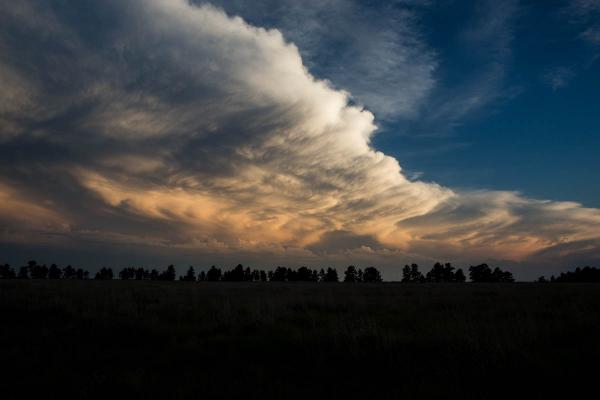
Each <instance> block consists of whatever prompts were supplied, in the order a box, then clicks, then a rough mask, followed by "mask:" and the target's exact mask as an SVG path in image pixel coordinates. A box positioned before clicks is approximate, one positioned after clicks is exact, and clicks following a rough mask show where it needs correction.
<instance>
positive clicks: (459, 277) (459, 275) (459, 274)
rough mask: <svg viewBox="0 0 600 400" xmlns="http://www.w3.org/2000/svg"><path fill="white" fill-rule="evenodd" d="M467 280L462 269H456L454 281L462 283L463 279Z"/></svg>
mask: <svg viewBox="0 0 600 400" xmlns="http://www.w3.org/2000/svg"><path fill="white" fill-rule="evenodd" d="M466 280H467V277H466V276H465V273H464V272H463V270H462V269H460V268H459V269H457V270H456V272H455V273H454V281H455V282H458V283H464V281H466Z"/></svg>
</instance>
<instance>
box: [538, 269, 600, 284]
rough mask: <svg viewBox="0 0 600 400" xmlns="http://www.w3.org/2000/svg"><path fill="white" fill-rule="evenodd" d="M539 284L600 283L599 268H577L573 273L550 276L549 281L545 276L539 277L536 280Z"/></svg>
mask: <svg viewBox="0 0 600 400" xmlns="http://www.w3.org/2000/svg"><path fill="white" fill-rule="evenodd" d="M537 281H538V282H539V283H546V282H558V283H561V282H600V268H595V267H589V266H588V267H583V268H580V267H577V268H575V271H567V272H561V274H560V275H559V276H557V277H555V276H554V275H552V276H551V277H550V279H546V277H545V276H540V277H539V278H538V280H537Z"/></svg>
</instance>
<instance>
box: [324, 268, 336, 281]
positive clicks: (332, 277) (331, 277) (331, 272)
mask: <svg viewBox="0 0 600 400" xmlns="http://www.w3.org/2000/svg"><path fill="white" fill-rule="evenodd" d="M323 282H339V278H338V273H337V270H335V269H334V268H327V272H326V273H325V278H324V279H323Z"/></svg>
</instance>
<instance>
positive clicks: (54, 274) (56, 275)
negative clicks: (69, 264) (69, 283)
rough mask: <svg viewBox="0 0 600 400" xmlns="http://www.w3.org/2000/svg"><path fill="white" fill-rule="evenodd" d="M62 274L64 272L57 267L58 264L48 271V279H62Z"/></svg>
mask: <svg viewBox="0 0 600 400" xmlns="http://www.w3.org/2000/svg"><path fill="white" fill-rule="evenodd" d="M61 272H62V271H61V270H60V268H58V267H57V266H56V264H52V265H51V266H50V269H49V270H48V279H60V276H61Z"/></svg>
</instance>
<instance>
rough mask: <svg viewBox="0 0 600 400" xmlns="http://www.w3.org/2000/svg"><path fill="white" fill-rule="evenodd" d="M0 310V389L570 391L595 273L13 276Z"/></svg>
mask: <svg viewBox="0 0 600 400" xmlns="http://www.w3.org/2000/svg"><path fill="white" fill-rule="evenodd" d="M0 317H1V320H0V321H1V322H0V361H1V363H2V370H3V372H2V375H1V376H0V384H1V389H0V397H2V398H4V399H12V398H24V397H26V396H28V395H31V394H34V393H37V394H39V393H43V396H44V398H63V397H65V396H66V397H73V396H74V397H80V398H91V397H106V396H113V397H114V396H118V397H119V398H121V397H128V398H251V399H270V398H273V399H275V398H276V399H288V398H294V399H296V398H298V399H311V398H331V399H334V398H336V399H337V398H366V399H398V398H409V399H410V398H473V399H485V398H505V397H506V396H510V397H515V398H516V397H518V398H548V397H555V396H558V395H565V396H568V397H570V398H576V397H578V395H577V393H578V392H580V391H582V390H584V389H585V388H586V387H588V386H589V387H596V385H597V380H598V378H599V376H598V370H599V369H600V285H597V284H546V285H544V284H499V285H495V284H462V285H460V284H458V285H453V284H437V285H436V284H423V285H404V284H392V283H389V284H373V285H369V284H341V283H340V284H276V283H268V284H257V283H240V284H236V283H185V282H135V281H129V282H128V281H110V282H105V281H18V280H13V281H0ZM574 396H575V397H574ZM592 397H593V396H592Z"/></svg>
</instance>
